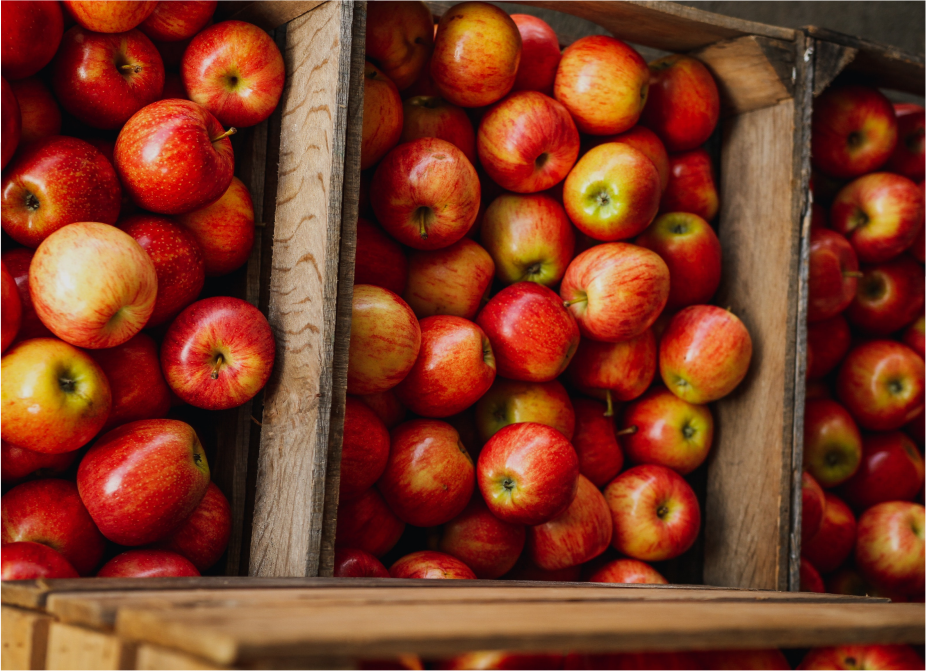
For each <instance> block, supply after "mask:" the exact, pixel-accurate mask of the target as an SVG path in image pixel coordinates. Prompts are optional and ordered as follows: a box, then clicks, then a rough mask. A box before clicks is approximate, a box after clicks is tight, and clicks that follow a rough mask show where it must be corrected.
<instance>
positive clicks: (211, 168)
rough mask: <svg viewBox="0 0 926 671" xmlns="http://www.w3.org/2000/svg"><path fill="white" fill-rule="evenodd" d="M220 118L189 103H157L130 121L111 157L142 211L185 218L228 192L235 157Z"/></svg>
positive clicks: (171, 101)
mask: <svg viewBox="0 0 926 671" xmlns="http://www.w3.org/2000/svg"><path fill="white" fill-rule="evenodd" d="M232 133H234V131H233V130H232V129H229V130H228V131H225V130H224V129H223V128H222V125H221V124H220V123H219V122H218V120H217V119H216V118H215V117H214V116H212V114H210V113H209V111H208V110H206V109H205V108H204V107H201V106H200V105H197V104H196V103H195V102H192V101H190V100H179V99H176V98H173V99H170V100H159V101H158V102H155V103H151V104H150V105H148V106H147V107H143V108H142V109H141V110H139V111H138V112H136V113H135V114H134V115H133V116H132V118H131V119H129V120H128V121H127V122H126V124H125V126H123V127H122V130H121V131H120V132H119V137H118V139H117V140H116V149H115V153H114V155H113V157H114V159H115V163H116V170H117V171H118V173H119V179H120V180H121V181H122V186H123V187H124V188H125V190H126V191H128V193H129V195H130V196H131V197H132V200H133V201H135V204H136V205H138V206H139V207H142V208H144V209H146V210H150V211H151V212H157V213H159V214H184V213H186V212H192V211H193V210H198V209H200V208H202V207H205V206H206V205H210V204H212V203H214V202H215V201H217V200H218V199H219V198H221V197H222V195H223V194H224V193H225V192H226V191H227V190H228V185H229V184H231V181H232V173H233V172H234V169H235V156H234V153H233V152H232V145H231V140H229V139H228V136H229V135H231V134H232Z"/></svg>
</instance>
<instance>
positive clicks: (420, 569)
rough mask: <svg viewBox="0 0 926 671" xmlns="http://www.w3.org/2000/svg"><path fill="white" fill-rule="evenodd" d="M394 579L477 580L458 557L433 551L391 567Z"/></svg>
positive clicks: (406, 557)
mask: <svg viewBox="0 0 926 671" xmlns="http://www.w3.org/2000/svg"><path fill="white" fill-rule="evenodd" d="M389 576H390V577H392V578H416V579H419V580H422V579H423V580H475V579H476V574H475V573H473V570H472V569H471V568H470V567H469V566H467V565H466V564H464V563H463V562H461V561H460V560H459V559H457V558H456V557H453V556H451V555H448V554H445V553H443V552H434V551H433V550H421V551H420V552H412V553H411V554H408V555H405V556H404V557H402V558H401V559H399V560H398V561H397V562H395V563H394V564H393V565H392V566H390V567H389Z"/></svg>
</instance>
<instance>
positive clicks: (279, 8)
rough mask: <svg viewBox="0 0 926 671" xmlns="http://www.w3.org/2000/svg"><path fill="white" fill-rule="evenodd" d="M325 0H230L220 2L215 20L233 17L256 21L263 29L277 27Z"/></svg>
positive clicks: (240, 19)
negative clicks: (256, 0)
mask: <svg viewBox="0 0 926 671" xmlns="http://www.w3.org/2000/svg"><path fill="white" fill-rule="evenodd" d="M324 1H325V0H283V1H280V0H273V1H271V2H267V1H258V2H254V1H252V0H251V1H247V2H244V1H241V0H230V1H225V2H220V3H219V6H218V9H216V12H215V20H216V21H226V20H229V19H235V20H237V21H247V22H249V23H256V24H257V25H258V26H260V27H261V28H263V29H264V30H273V29H274V28H279V27H280V26H282V25H283V24H285V23H289V22H290V21H292V20H293V19H295V18H298V17H300V16H302V15H303V14H305V13H306V12H309V11H311V10H313V9H315V8H316V7H318V6H319V5H320V4H322V3H323V2H324Z"/></svg>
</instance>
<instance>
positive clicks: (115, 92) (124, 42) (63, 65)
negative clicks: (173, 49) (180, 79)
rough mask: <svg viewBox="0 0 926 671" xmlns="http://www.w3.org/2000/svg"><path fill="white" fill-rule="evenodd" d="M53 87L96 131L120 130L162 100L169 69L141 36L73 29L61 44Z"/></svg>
mask: <svg viewBox="0 0 926 671" xmlns="http://www.w3.org/2000/svg"><path fill="white" fill-rule="evenodd" d="M51 84H52V88H54V90H55V96H56V97H57V98H58V100H59V102H60V103H61V106H62V107H64V109H65V111H67V112H68V113H69V114H71V115H73V116H75V117H77V119H78V120H80V121H82V122H83V123H85V124H87V125H89V126H92V127H94V128H103V129H118V128H121V127H122V125H123V124H125V122H126V121H128V120H129V118H130V117H131V116H132V115H133V114H135V112H137V111H138V110H140V109H141V108H142V107H144V106H146V105H149V104H151V103H153V102H154V101H156V100H159V99H160V98H161V93H162V92H163V91H164V63H163V62H162V61H161V55H160V54H159V53H158V50H157V49H156V48H155V46H154V44H152V43H151V40H149V39H148V38H147V37H145V35H144V34H143V33H142V32H140V31H138V30H130V31H129V32H126V33H119V34H113V35H108V34H105V33H95V32H91V31H89V30H86V29H84V28H81V27H80V26H74V27H73V28H71V29H70V30H69V31H67V32H66V33H65V34H64V38H63V39H62V40H61V47H60V48H59V49H58V54H57V56H56V57H55V61H54V66H53V72H52V80H51Z"/></svg>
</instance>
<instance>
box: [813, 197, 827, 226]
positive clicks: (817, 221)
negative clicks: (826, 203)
mask: <svg viewBox="0 0 926 671" xmlns="http://www.w3.org/2000/svg"><path fill="white" fill-rule="evenodd" d="M810 212H811V214H810V230H812V231H813V230H816V229H819V228H828V227H829V214H828V213H827V211H826V209H825V208H824V207H823V206H822V205H820V203H817V202H813V203H811V205H810Z"/></svg>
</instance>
